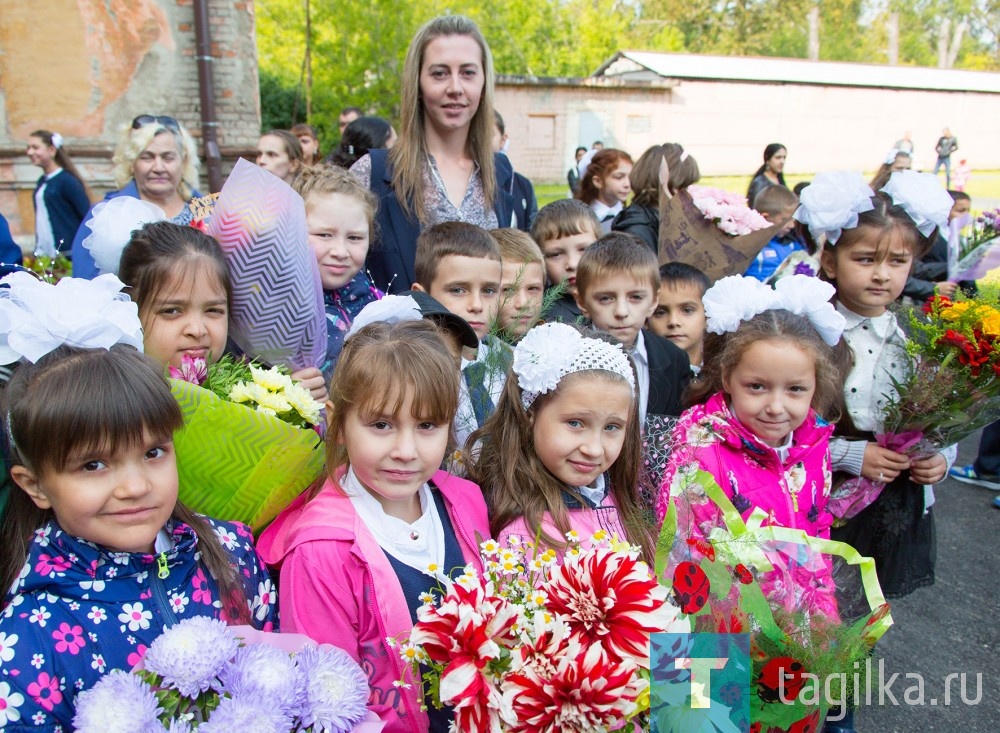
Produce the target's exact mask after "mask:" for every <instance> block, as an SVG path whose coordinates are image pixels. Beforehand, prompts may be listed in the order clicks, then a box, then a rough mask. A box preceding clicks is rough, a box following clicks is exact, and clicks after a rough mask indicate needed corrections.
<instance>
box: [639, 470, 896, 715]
mask: <svg viewBox="0 0 1000 733" xmlns="http://www.w3.org/2000/svg"><path fill="white" fill-rule="evenodd" d="M678 476H679V477H680V480H679V482H678V484H679V485H677V486H675V487H674V490H673V491H672V497H671V504H670V508H669V510H668V512H667V515H666V517H665V520H664V524H663V528H662V530H661V533H660V538H659V541H658V543H657V552H656V565H655V572H656V574H657V577H659V578H660V582H661V583H663V584H664V585H667V586H670V587H672V588H673V591H674V597H675V599H676V600H677V601H679V602H680V603H682V604H683V603H685V602H686V603H687V606H686V608H685V607H683V606H682V608H684V610H685V611H686V612H689V616H688V618H689V619H690V621H691V627H692V630H693V631H696V632H715V633H741V632H750V644H751V662H752V670H751V679H750V686H751V689H750V693H749V694H750V721H749V722H750V723H751V724H753V725H752V726H751V727H750V730H754V731H762V733H769V732H770V731H789V732H794V733H801V732H803V731H815V730H817V729H818V728H819V726H820V725H821V724H822V721H823V716H824V715H826V712H827V709H828V707H829V705H828V701H827V700H826V699H824V697H825V696H813V695H811V694H801V695H798V697H797V698H796V699H795V700H794V702H792V703H791V704H785V703H782V702H781V701H780V700H775V699H774V696H773V695H771V694H769V692H770V690H769V689H768V684H769V679H770V678H771V677H773V676H774V672H775V670H776V669H778V668H779V667H787V665H790V664H792V663H797V664H798V665H801V666H799V667H797V668H798V669H802V670H804V671H805V672H808V673H810V674H814V675H816V676H817V677H818V678H819V679H820V680H825V679H826V678H827V676H829V675H837V678H836V679H838V680H839V679H841V677H840V676H841V675H843V676H844V677H843V678H844V679H845V680H846V681H847V683H848V684H851V683H853V680H854V674H855V673H856V672H858V670H859V667H855V666H854V665H855V662H858V663H859V665H860V669H861V670H864V660H865V659H867V658H868V657H869V655H870V650H871V648H872V647H873V646H874V645H875V642H876V641H878V639H879V638H880V637H881V636H882V635H883V634H884V633H885V631H886V630H887V629H888V628H889V626H891V625H892V617H891V615H890V614H889V607H888V604H886V602H885V598H884V597H883V595H882V590H881V588H880V586H879V583H878V578H877V576H876V573H875V564H874V561H873V560H872V559H871V558H868V557H863V556H861V555H860V554H859V553H858V552H857V551H856V550H855V549H854V548H852V547H850V546H849V545H846V544H844V543H841V542H834V541H832V540H823V539H819V538H817V537H810V536H809V535H807V534H806V533H805V532H803V531H801V530H794V529H789V528H786V527H777V526H771V527H767V526H763V522H764V521H765V520H766V514H765V513H764V512H763V511H762V510H760V509H759V508H758V509H755V510H754V512H753V513H751V514H750V516H748V517H747V518H746V520H744V519H743V517H742V516H741V515H740V513H739V512H738V511H737V510H736V508H735V507H734V506H733V504H732V502H730V501H729V499H728V497H727V496H726V495H725V493H724V492H723V490H722V489H721V488H720V487H719V485H718V484H717V483H716V482H715V479H714V478H713V477H712V476H711V475H710V474H708V473H706V472H704V471H701V470H693V469H692V470H686V471H682V472H680V473H679V474H678ZM705 500H707V501H710V502H712V503H714V504H715V505H716V506H717V507H718V509H719V510H720V513H721V521H720V526H718V527H717V528H716V529H713V530H712V532H711V534H710V536H709V537H708V542H707V543H706V542H702V543H701V544H700V545H699V546H693V545H692V544H690V543H688V539H689V537H690V535H689V533H688V532H687V531H686V529H685V523H684V519H683V517H684V516H685V511H684V509H685V505H686V503H687V502H689V501H698V502H704V501H705ZM678 505H679V508H678ZM679 518H680V519H679ZM818 562H823V563H828V564H829V566H830V567H831V568H832V577H833V579H834V581H835V585H836V588H837V593H836V603H837V613H838V615H839V618H837V619H832V620H827V619H826V618H825V617H823V616H814V617H811V618H810V616H809V615H808V614H804V613H801V612H798V611H797V610H796V609H794V608H792V609H790V608H789V601H788V597H787V594H786V597H779V596H778V595H777V594H776V592H775V591H773V590H772V591H770V592H769V591H768V590H767V589H766V588H763V587H762V586H761V584H760V582H759V580H760V579H762V578H764V577H770V578H771V579H772V580H773V579H774V578H775V577H780V578H784V579H785V582H784V583H779V584H778V587H787V585H788V583H790V578H791V575H790V574H789V572H788V571H789V568H791V567H793V566H796V565H798V566H811V565H815V564H816V563H818ZM691 564H693V565H694V566H696V567H697V569H693V568H692V567H691ZM685 565H686V569H687V572H686V573H684V572H682V573H681V575H682V576H684V575H686V578H684V577H682V578H681V579H680V580H679V578H678V575H677V574H676V571H677V570H678V568H681V570H682V571H683V570H685ZM692 577H696V578H698V579H699V581H698V583H696V585H697V586H698V587H699V589H700V590H699V593H703V594H704V595H701V596H700V598H698V599H694V600H692V598H691V595H690V590H691V578H692ZM679 583H682V584H680V585H679ZM685 591H686V592H687V594H685ZM793 684H794V683H793ZM860 684H862V685H863V682H862V683H860ZM807 692H808V691H807ZM839 692H840V690H839V688H838V694H839ZM860 692H861V693H862V694H861V697H862V698H863V690H862V691H860ZM845 694H846V698H847V699H848V700H851V699H852V698H854V697H855V694H854V690H853V688H851V687H848V689H847V690H846V691H845ZM653 697H654V699H653V704H654V706H655V705H656V704H657V703H659V704H660V705H661V706H662V705H664V704H668V705H669V704H670V701H668V700H657V699H656V697H657V695H656V694H655V692H654V696H653ZM814 697H818V698H819V699H818V700H815V701H814V699H813V698H814ZM786 699H787V698H786ZM817 703H818V704H817ZM681 704H683V703H681ZM691 712H692V714H693V715H694V716H695V717H696V718H697V716H698V715H701V716H702V717H703V716H704V712H703V711H691ZM653 714H654V716H655V715H656V714H657V713H656V712H655V711H654V713H653ZM677 715H679V713H677V712H675V713H674V717H677ZM732 722H733V724H735V723H736V721H735V720H734V721H732ZM690 723H691V725H692V726H693V727H690V729H691V730H701V728H700V727H699V724H698V723H697V722H696V721H695V720H693V719H692V720H691V721H690ZM710 729H711V728H707V730H710ZM737 729H738V726H737Z"/></svg>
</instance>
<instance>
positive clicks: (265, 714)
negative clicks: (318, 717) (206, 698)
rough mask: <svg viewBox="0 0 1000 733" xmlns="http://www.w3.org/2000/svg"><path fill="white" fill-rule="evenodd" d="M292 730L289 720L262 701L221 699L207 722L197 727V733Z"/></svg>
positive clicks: (279, 731)
mask: <svg viewBox="0 0 1000 733" xmlns="http://www.w3.org/2000/svg"><path fill="white" fill-rule="evenodd" d="M289 730H292V720H291V718H289V717H287V716H285V715H283V714H282V712H281V711H280V710H277V709H275V708H273V707H270V706H269V705H268V704H267V703H266V702H264V701H263V700H254V699H252V698H235V697H223V698H221V699H220V700H219V707H217V708H216V709H215V710H213V711H212V714H211V715H209V717H208V720H207V721H205V722H204V723H202V724H201V725H199V726H198V733H232V732H233V731H254V733H287V731H289Z"/></svg>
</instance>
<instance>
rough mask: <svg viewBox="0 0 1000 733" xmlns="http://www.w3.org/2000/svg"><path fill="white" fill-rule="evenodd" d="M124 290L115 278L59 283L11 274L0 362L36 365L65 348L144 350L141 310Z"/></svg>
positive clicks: (2, 296)
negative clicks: (117, 346)
mask: <svg viewBox="0 0 1000 733" xmlns="http://www.w3.org/2000/svg"><path fill="white" fill-rule="evenodd" d="M3 286H7V287H3ZM123 287H124V285H123V283H122V281H121V280H119V279H118V278H117V277H116V276H114V275H101V276H99V277H96V278H94V279H93V280H82V279H80V278H73V277H64V278H63V279H62V280H60V281H59V282H58V283H56V284H55V285H50V284H49V283H46V282H42V281H41V280H38V279H37V278H35V277H34V276H32V275H29V274H28V273H26V272H15V273H13V274H11V275H7V277H5V278H3V279H2V280H0V363H3V364H10V363H12V362H15V361H17V360H19V359H21V358H24V359H26V360H28V361H30V362H36V361H38V360H39V359H41V358H42V357H43V356H45V355H46V354H48V353H49V352H50V351H53V350H54V349H56V348H58V347H59V346H62V345H63V344H65V345H67V346H78V347H81V348H85V349H110V348H111V347H112V346H114V345H115V344H129V345H131V346H134V347H135V348H137V349H138V350H139V351H142V323H141V322H140V321H139V309H138V307H137V306H136V304H135V303H133V302H132V300H131V299H130V298H129V297H128V296H127V295H126V294H125V293H122V292H121V289H122V288H123Z"/></svg>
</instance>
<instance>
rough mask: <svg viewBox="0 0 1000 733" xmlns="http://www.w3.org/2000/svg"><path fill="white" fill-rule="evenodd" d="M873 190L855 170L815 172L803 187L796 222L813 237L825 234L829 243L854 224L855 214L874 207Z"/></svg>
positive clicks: (856, 221) (856, 223)
mask: <svg viewBox="0 0 1000 733" xmlns="http://www.w3.org/2000/svg"><path fill="white" fill-rule="evenodd" d="M874 195H875V192H874V191H872V189H871V187H870V186H869V185H868V184H867V183H865V180H864V178H862V177H861V174H860V173H857V172H856V171H828V172H825V173H817V174H816V178H814V179H813V181H812V183H810V184H809V185H808V186H806V187H805V189H803V191H802V195H801V196H800V198H799V208H797V209H796V210H795V219H796V221H801V222H802V223H803V224H805V225H806V226H807V227H809V232H810V233H811V234H812V235H813V238H815V239H819V237H820V235H822V234H825V235H826V238H827V241H829V242H830V243H831V244H834V243H836V241H837V240H838V239H840V233H841V232H842V231H843V230H844V229H853V228H854V227H856V226H857V225H858V215H859V214H863V213H864V212H866V211H871V210H872V209H874V208H875V206H874V204H872V200H871V199H872V196H874Z"/></svg>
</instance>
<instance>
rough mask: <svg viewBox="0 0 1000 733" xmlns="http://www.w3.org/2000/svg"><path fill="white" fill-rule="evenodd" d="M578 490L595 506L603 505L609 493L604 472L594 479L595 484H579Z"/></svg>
mask: <svg viewBox="0 0 1000 733" xmlns="http://www.w3.org/2000/svg"><path fill="white" fill-rule="evenodd" d="M576 490H577V491H578V492H580V496H582V497H584V498H586V500H587V501H589V502H590V503H591V504H593V505H594V506H603V505H604V496H605V494H606V493H607V488H606V487H605V484H604V474H603V473H602V474H600V475H599V476H598V477H597V478H596V479H594V485H593V486H577V487H576Z"/></svg>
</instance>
